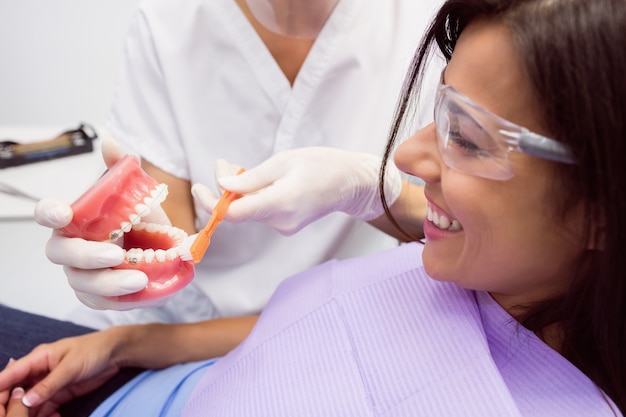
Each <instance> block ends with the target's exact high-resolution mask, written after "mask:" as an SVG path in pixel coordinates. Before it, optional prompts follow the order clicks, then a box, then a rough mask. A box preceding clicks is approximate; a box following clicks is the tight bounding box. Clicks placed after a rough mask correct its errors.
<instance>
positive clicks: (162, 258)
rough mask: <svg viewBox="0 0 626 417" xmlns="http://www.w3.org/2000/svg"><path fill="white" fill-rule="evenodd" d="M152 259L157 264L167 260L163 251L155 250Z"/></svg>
mask: <svg viewBox="0 0 626 417" xmlns="http://www.w3.org/2000/svg"><path fill="white" fill-rule="evenodd" d="M154 257H155V258H156V260H157V262H165V260H166V259H167V258H166V256H165V251H164V250H163V249H157V250H155V251H154Z"/></svg>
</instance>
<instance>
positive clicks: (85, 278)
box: [64, 267, 148, 297]
mask: <svg viewBox="0 0 626 417" xmlns="http://www.w3.org/2000/svg"><path fill="white" fill-rule="evenodd" d="M64 270H65V275H66V276H67V281H68V282H69V284H70V286H71V287H72V289H74V291H76V292H81V293H88V294H93V295H95V296H99V297H116V296H120V295H127V294H132V293H135V292H137V291H141V290H143V289H144V288H145V287H146V285H147V284H148V277H147V275H146V274H145V273H143V272H141V271H139V270H131V269H99V270H85V269H77V268H71V267H65V268H64Z"/></svg>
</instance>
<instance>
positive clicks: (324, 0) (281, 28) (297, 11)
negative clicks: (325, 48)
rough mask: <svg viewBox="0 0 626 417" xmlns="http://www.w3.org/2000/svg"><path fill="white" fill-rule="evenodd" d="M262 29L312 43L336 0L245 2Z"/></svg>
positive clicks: (247, 0)
mask: <svg viewBox="0 0 626 417" xmlns="http://www.w3.org/2000/svg"><path fill="white" fill-rule="evenodd" d="M246 3H247V4H248V8H249V9H250V12H251V13H252V14H253V15H254V17H255V18H256V19H257V20H258V21H259V23H261V24H262V25H263V26H264V27H265V28H266V29H268V30H270V31H272V32H274V33H277V34H279V35H283V36H287V37H290V38H298V39H315V38H317V35H319V33H320V31H321V30H322V28H323V27H324V25H325V24H326V21H327V20H328V18H329V17H330V15H331V14H332V12H333V10H334V9H335V6H336V5H337V3H339V0H246Z"/></svg>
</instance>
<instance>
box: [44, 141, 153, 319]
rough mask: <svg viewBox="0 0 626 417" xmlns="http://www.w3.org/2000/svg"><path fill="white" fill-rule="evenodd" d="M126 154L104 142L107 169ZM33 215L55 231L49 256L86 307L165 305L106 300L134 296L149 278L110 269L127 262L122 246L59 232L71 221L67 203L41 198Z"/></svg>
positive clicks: (136, 273)
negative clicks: (113, 297) (63, 273)
mask: <svg viewBox="0 0 626 417" xmlns="http://www.w3.org/2000/svg"><path fill="white" fill-rule="evenodd" d="M124 155H125V154H124V152H123V151H122V150H121V149H120V148H119V147H118V146H117V144H116V143H115V142H113V141H112V140H108V141H107V140H105V141H103V143H102V156H103V159H104V161H105V163H106V165H107V167H111V166H112V165H114V164H115V163H116V162H117V161H118V160H119V159H120V158H122V157H123V156H124ZM34 214H35V221H36V222H37V223H39V224H40V225H42V226H45V227H49V228H52V229H54V230H53V231H52V237H51V238H50V240H49V241H48V243H47V245H46V255H47V256H48V259H50V261H52V262H53V263H55V264H59V265H63V269H64V272H65V275H66V276H67V279H68V282H69V284H70V286H71V287H72V289H73V290H74V292H75V293H76V296H77V298H78V299H79V300H80V301H81V302H82V303H83V304H85V305H86V306H88V307H90V308H93V309H96V310H106V309H111V310H129V309H133V308H141V307H149V306H153V305H155V303H156V302H164V300H150V301H145V302H144V301H139V302H119V301H114V300H111V299H108V298H106V297H111V296H119V295H126V294H131V293H135V292H137V291H139V290H141V289H143V288H145V286H146V284H147V282H148V277H147V276H146V274H144V273H143V272H141V271H136V270H126V269H110V268H111V267H114V266H117V265H119V264H121V263H122V261H123V260H124V251H123V249H122V248H121V247H119V246H117V245H115V244H113V243H107V242H93V241H87V240H84V239H81V238H68V237H67V236H65V235H64V234H63V232H62V231H60V230H58V229H60V228H62V227H65V226H67V225H68V224H69V223H70V222H71V220H72V216H73V212H72V208H71V206H70V205H69V204H68V203H66V202H63V201H60V200H55V199H42V200H41V201H39V202H38V203H37V205H36V206H35V213H34Z"/></svg>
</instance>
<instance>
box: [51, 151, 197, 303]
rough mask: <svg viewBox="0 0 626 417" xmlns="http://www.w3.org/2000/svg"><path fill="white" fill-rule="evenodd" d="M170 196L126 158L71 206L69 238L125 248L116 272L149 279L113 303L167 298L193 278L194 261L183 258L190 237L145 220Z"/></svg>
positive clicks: (163, 187) (182, 232)
mask: <svg viewBox="0 0 626 417" xmlns="http://www.w3.org/2000/svg"><path fill="white" fill-rule="evenodd" d="M166 196H167V186H166V185H165V184H159V183H158V182H157V181H156V180H154V179H153V178H151V177H150V176H148V175H147V174H146V173H145V172H144V171H143V170H142V169H141V166H140V164H139V159H138V158H136V157H134V156H132V155H126V156H125V157H123V158H122V159H120V161H118V162H117V163H116V164H115V165H114V166H113V167H111V168H110V169H109V170H107V171H106V172H105V173H104V175H103V176H102V177H101V178H100V179H99V180H98V181H97V182H96V183H95V184H94V185H93V186H92V187H91V188H89V190H87V191H86V192H85V194H83V195H82V196H81V197H79V198H78V199H77V200H76V201H75V202H74V203H73V204H72V210H73V212H74V217H73V219H72V222H71V223H70V224H69V225H67V226H66V227H64V228H63V229H62V230H63V232H64V233H65V234H66V235H67V236H69V237H80V238H83V239H87V240H95V241H113V242H115V243H118V244H121V245H122V247H123V248H124V250H125V259H124V262H122V264H120V265H118V266H116V267H114V269H136V270H140V271H142V272H144V273H145V274H146V275H147V276H148V285H147V286H146V288H144V289H143V290H141V291H139V292H136V293H133V294H127V295H123V296H118V297H111V298H112V299H115V300H117V301H144V300H151V299H155V298H160V297H165V296H168V295H170V294H173V293H175V292H177V291H179V290H180V289H182V288H183V287H185V286H186V285H187V284H189V283H190V282H191V280H192V279H193V277H194V264H193V262H192V261H184V260H182V259H181V257H180V255H181V250H180V246H181V245H182V244H183V241H184V240H185V238H186V237H187V234H186V233H185V232H184V231H183V230H181V229H178V228H175V227H173V226H170V225H166V224H152V223H144V222H142V221H141V218H142V217H144V216H147V215H148V214H150V212H151V211H152V210H154V209H156V208H158V207H159V205H160V204H161V203H162V202H163V201H164V200H165V198H166Z"/></svg>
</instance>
